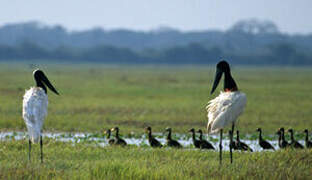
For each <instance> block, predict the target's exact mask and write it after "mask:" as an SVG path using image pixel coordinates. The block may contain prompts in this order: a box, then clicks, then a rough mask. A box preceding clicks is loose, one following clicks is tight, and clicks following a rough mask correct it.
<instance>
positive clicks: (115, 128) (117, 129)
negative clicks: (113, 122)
mask: <svg viewBox="0 0 312 180" xmlns="http://www.w3.org/2000/svg"><path fill="white" fill-rule="evenodd" d="M111 131H117V132H118V131H119V128H118V127H114V128H112V129H111Z"/></svg>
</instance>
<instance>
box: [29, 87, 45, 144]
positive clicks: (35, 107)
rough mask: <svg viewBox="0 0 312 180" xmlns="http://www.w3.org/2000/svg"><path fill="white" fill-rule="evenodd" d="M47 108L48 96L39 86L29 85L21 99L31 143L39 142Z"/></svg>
mask: <svg viewBox="0 0 312 180" xmlns="http://www.w3.org/2000/svg"><path fill="white" fill-rule="evenodd" d="M47 109H48V96H47V94H46V93H45V91H44V90H43V89H42V88H41V87H31V88H30V89H29V90H27V91H26V93H25V95H24V99H23V119H24V121H25V124H26V126H27V130H28V135H29V138H30V140H31V141H32V142H33V143H37V142H39V138H40V135H41V128H42V125H43V122H44V119H45V117H46V115H47V113H48V110H47Z"/></svg>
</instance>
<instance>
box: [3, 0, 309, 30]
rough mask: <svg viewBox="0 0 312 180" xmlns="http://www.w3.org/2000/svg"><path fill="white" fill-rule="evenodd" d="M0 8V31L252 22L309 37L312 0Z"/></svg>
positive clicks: (119, 0) (38, 3)
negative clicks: (33, 26)
mask: <svg viewBox="0 0 312 180" xmlns="http://www.w3.org/2000/svg"><path fill="white" fill-rule="evenodd" d="M0 7H1V10H0V26H2V25H4V24H7V23H19V22H27V21H39V22H42V23H45V24H48V25H56V24H59V25H62V26H64V27H66V28H68V29H69V30H86V29H90V28H94V27H101V28H104V29H117V28H127V29H132V30H140V31H141V30H142V31H148V30H152V29H157V28H158V27H161V26H168V27H172V28H176V29H179V30H181V31H194V30H195V31H202V30H209V29H218V30H226V29H228V28H230V27H231V26H232V25H233V24H234V23H236V22H237V21H239V20H246V19H252V18H257V19H259V20H270V21H273V22H274V23H275V24H276V25H277V26H278V27H279V29H280V31H282V32H285V33H290V34H294V33H301V34H307V33H312V23H311V22H312V21H311V17H312V0H298V1H296V0H257V1H256V0H27V1H26V0H25V1H21V0H1V1H0Z"/></svg>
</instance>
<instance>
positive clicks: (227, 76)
mask: <svg viewBox="0 0 312 180" xmlns="http://www.w3.org/2000/svg"><path fill="white" fill-rule="evenodd" d="M224 91H225V92H232V91H238V88H237V85H236V83H235V81H234V79H233V77H232V75H231V72H230V71H229V70H228V71H225V72H224Z"/></svg>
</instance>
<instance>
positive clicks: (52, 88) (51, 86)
mask: <svg viewBox="0 0 312 180" xmlns="http://www.w3.org/2000/svg"><path fill="white" fill-rule="evenodd" d="M42 82H43V83H44V84H45V85H47V86H48V88H49V89H50V90H51V91H53V92H54V93H55V94H57V95H60V94H59V93H58V92H57V90H56V89H55V88H54V86H53V85H52V84H51V83H50V81H49V79H48V78H47V77H46V76H45V75H44V74H43V77H42Z"/></svg>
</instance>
